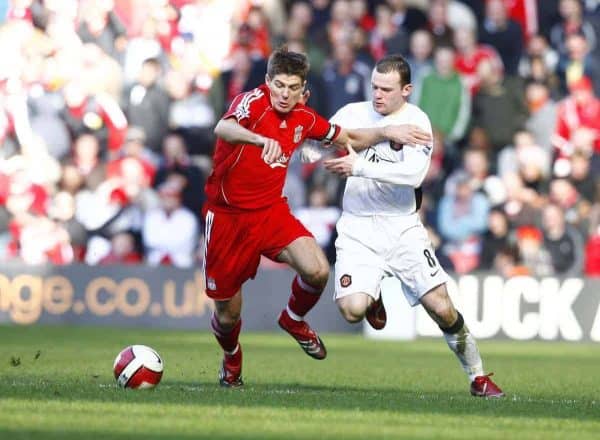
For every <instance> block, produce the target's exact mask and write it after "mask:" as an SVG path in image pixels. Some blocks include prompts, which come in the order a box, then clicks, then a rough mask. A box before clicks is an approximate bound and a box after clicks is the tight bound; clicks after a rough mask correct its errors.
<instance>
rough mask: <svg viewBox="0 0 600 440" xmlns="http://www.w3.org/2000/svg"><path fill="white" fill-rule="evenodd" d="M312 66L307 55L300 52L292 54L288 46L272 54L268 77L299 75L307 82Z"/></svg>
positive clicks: (268, 65)
mask: <svg viewBox="0 0 600 440" xmlns="http://www.w3.org/2000/svg"><path fill="white" fill-rule="evenodd" d="M309 67H310V65H309V63H308V58H306V55H304V54H302V53H298V52H291V51H289V50H288V48H287V46H282V47H280V48H278V49H276V50H275V51H273V53H272V54H271V56H270V57H269V62H268V64H267V75H269V78H271V79H273V78H275V75H281V74H283V75H297V76H299V77H300V78H301V79H302V82H304V81H306V77H307V75H308V69H309Z"/></svg>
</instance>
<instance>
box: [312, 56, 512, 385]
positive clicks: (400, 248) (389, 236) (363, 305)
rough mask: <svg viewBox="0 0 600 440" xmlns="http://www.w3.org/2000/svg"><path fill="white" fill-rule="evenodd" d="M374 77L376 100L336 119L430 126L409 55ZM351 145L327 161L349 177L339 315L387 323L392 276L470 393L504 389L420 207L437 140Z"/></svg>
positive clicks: (341, 224) (338, 275) (341, 232)
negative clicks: (455, 363)
mask: <svg viewBox="0 0 600 440" xmlns="http://www.w3.org/2000/svg"><path fill="white" fill-rule="evenodd" d="M371 83H372V88H373V98H372V102H370V101H365V102H359V103H352V104H348V105H346V106H344V107H342V108H341V109H340V110H339V111H338V112H337V113H336V114H335V115H334V116H333V118H332V119H331V122H334V123H336V124H339V125H341V126H344V127H348V128H355V127H376V126H382V125H387V124H392V123H393V124H396V125H398V124H408V125H412V126H417V127H419V128H420V129H422V130H425V131H426V132H427V133H429V134H431V123H430V122H429V118H428V117H427V115H426V114H425V113H424V112H423V111H422V110H421V109H419V108H418V107H416V106H415V105H412V104H410V103H408V102H407V99H408V96H409V95H410V93H411V89H412V85H411V84H410V66H409V65H408V63H407V62H406V60H404V58H402V57H401V56H399V55H388V56H386V57H385V58H383V59H381V60H380V61H379V62H378V63H377V64H376V66H375V68H374V69H373V73H372V77H371ZM347 148H348V150H349V154H348V155H347V156H344V157H341V158H336V159H329V160H326V161H325V162H324V165H325V168H327V169H328V170H329V171H331V172H333V173H336V174H338V175H340V176H345V177H348V179H347V182H346V189H345V192H344V199H343V214H342V216H341V218H340V219H339V221H338V223H337V230H338V239H337V240H336V243H335V245H336V255H337V259H336V264H335V297H336V303H337V305H338V307H339V309H340V311H341V313H342V315H343V316H344V318H345V319H346V320H347V321H348V322H352V323H355V322H359V321H361V320H362V319H363V318H365V317H366V319H367V321H368V322H369V324H370V325H371V326H372V327H374V328H375V329H381V328H383V326H384V325H385V321H386V314H385V308H384V305H383V302H382V299H381V293H380V283H381V281H382V279H383V278H384V277H388V276H394V277H396V278H397V279H399V280H400V282H401V284H402V290H403V293H404V295H405V296H406V298H407V300H408V301H409V303H410V304H411V305H412V306H416V305H417V304H419V303H420V304H422V305H423V307H425V310H426V311H427V313H428V314H429V315H430V316H431V318H432V319H433V320H434V321H435V322H436V323H437V324H438V325H439V327H440V328H441V330H442V331H443V333H444V337H445V338H446V341H447V343H448V346H449V347H450V349H451V350H452V351H453V352H454V353H455V354H456V356H457V358H458V360H459V361H460V363H461V366H462V368H463V369H464V371H465V372H466V373H467V375H468V376H469V380H470V383H471V389H470V391H471V394H473V395H474V396H482V397H502V396H504V393H503V392H502V390H500V388H499V387H498V386H497V385H496V384H495V383H494V382H493V381H492V380H491V379H490V377H489V376H490V375H486V374H485V373H484V371H483V363H482V360H481V356H480V355H479V350H478V348H477V343H476V342H475V339H474V338H473V336H472V335H471V333H470V332H469V329H468V328H467V326H466V325H465V323H464V320H463V317H462V315H461V314H460V312H458V311H457V310H456V309H455V308H454V305H453V303H452V301H451V299H450V297H449V296H448V292H447V290H446V281H447V280H448V275H447V274H446V272H445V271H444V269H443V268H442V267H441V266H440V265H439V263H438V260H437V258H436V256H435V252H434V250H433V248H432V245H431V242H430V240H429V237H428V235H427V231H426V229H425V227H424V226H423V224H422V223H421V220H420V218H419V214H418V212H417V211H418V209H419V206H420V204H421V188H420V186H421V183H422V182H423V179H424V178H425V175H426V174H427V170H428V168H429V164H430V161H431V152H432V149H433V145H431V144H430V145H421V144H413V145H398V144H393V143H390V142H382V143H379V144H377V145H373V146H370V147H367V148H365V149H362V150H361V151H360V152H358V153H357V152H356V151H354V149H353V148H352V146H350V145H348V147H347Z"/></svg>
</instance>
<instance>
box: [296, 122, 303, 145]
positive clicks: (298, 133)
mask: <svg viewBox="0 0 600 440" xmlns="http://www.w3.org/2000/svg"><path fill="white" fill-rule="evenodd" d="M302 130H304V127H303V126H302V125H298V126H297V127H296V128H294V143H298V142H300V141H301V140H302Z"/></svg>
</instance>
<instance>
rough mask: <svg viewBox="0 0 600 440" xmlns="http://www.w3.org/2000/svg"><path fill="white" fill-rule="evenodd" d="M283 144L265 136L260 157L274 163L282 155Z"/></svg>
mask: <svg viewBox="0 0 600 440" xmlns="http://www.w3.org/2000/svg"><path fill="white" fill-rule="evenodd" d="M281 153H282V151H281V145H279V142H277V141H276V140H275V139H271V138H267V137H266V138H264V143H263V149H262V153H261V155H260V157H262V159H263V160H264V161H265V162H266V163H268V164H272V163H273V162H275V161H276V160H277V159H279V157H280V156H281Z"/></svg>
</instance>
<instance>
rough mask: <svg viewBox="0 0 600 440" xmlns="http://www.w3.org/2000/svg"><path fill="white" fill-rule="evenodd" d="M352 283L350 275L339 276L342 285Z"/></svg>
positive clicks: (345, 285) (346, 285)
mask: <svg viewBox="0 0 600 440" xmlns="http://www.w3.org/2000/svg"><path fill="white" fill-rule="evenodd" d="M350 284H352V277H351V276H350V275H348V274H344V275H342V276H341V277H340V285H341V286H342V287H348V286H350Z"/></svg>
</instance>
